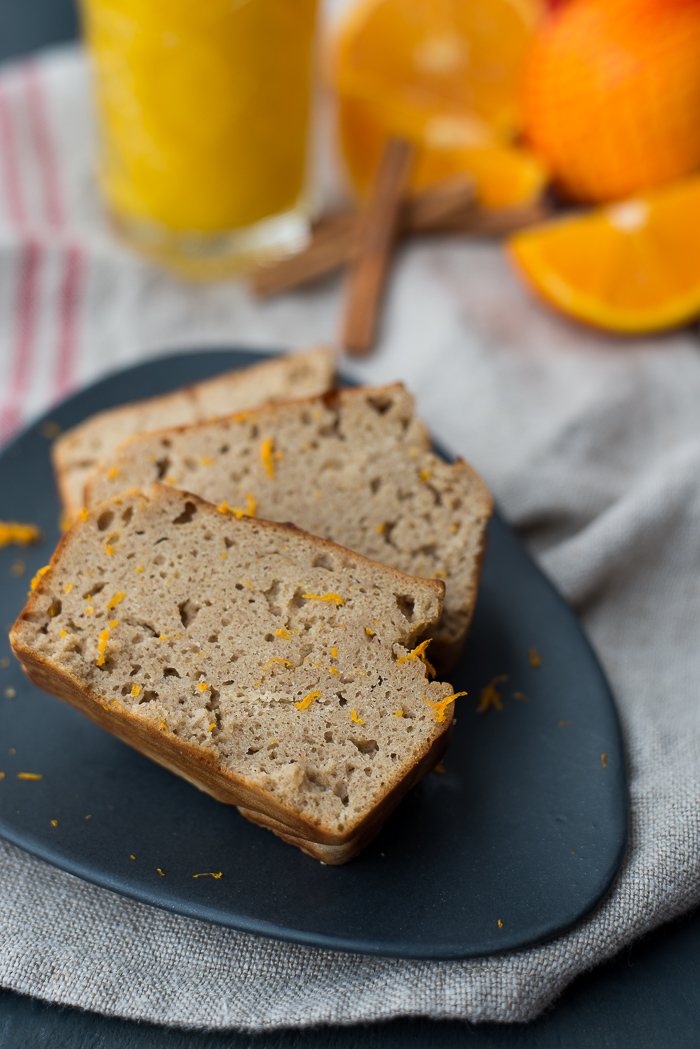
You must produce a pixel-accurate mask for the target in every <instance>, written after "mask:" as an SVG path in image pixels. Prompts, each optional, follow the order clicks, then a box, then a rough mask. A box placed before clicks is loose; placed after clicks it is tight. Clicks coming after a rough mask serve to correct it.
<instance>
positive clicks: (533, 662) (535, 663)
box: [527, 648, 542, 669]
mask: <svg viewBox="0 0 700 1049" xmlns="http://www.w3.org/2000/svg"><path fill="white" fill-rule="evenodd" d="M527 658H528V659H529V661H530V666H531V667H534V668H535V669H537V667H541V666H542V656H541V655H540V654H539V652H538V651H537V649H536V648H528V650H527Z"/></svg>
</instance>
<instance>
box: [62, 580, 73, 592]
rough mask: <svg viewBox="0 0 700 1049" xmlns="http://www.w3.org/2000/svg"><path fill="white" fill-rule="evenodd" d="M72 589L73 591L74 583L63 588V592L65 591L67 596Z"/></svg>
mask: <svg viewBox="0 0 700 1049" xmlns="http://www.w3.org/2000/svg"><path fill="white" fill-rule="evenodd" d="M72 589H73V583H66V585H65V586H64V588H63V590H64V592H65V593H66V594H70V592H71V590H72Z"/></svg>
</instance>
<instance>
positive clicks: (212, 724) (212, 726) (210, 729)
mask: <svg viewBox="0 0 700 1049" xmlns="http://www.w3.org/2000/svg"><path fill="white" fill-rule="evenodd" d="M215 728H216V722H215V721H212V723H211V725H210V726H209V731H210V732H213V730H214V729H215Z"/></svg>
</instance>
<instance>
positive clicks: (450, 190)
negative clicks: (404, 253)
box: [250, 175, 475, 298]
mask: <svg viewBox="0 0 700 1049" xmlns="http://www.w3.org/2000/svg"><path fill="white" fill-rule="evenodd" d="M474 207H475V204H474V183H473V180H472V179H471V178H469V177H467V176H465V175H458V176H456V177H455V178H451V179H447V180H445V181H444V182H441V183H439V184H438V185H436V186H432V187H431V188H430V189H427V190H423V191H422V192H421V193H417V194H415V196H412V197H408V198H407V199H406V200H404V201H403V202H402V204H401V214H400V231H401V234H402V235H403V236H405V235H407V234H411V233H430V232H442V231H445V230H449V229H450V228H451V223H455V222H457V223H459V222H465V221H467V219H468V216H469V215H470V214H471V213H472V212H473V210H474ZM357 220H358V215H357V212H354V211H342V212H337V213H336V214H333V215H328V216H326V217H324V218H323V219H321V220H320V222H318V223H316V224H315V225H314V227H313V229H312V232H311V242H310V244H309V245H308V247H306V248H304V249H303V250H302V251H300V252H297V253H296V254H295V255H288V256H287V257H286V258H283V259H279V260H277V261H276V262H273V263H271V264H269V265H267V266H263V267H261V268H260V269H258V270H256V272H255V273H253V275H252V277H251V281H250V283H251V288H252V290H253V291H254V293H255V294H256V295H258V296H259V297H260V298H266V297H267V296H269V295H278V294H279V293H280V292H283V291H288V290H289V289H291V288H295V287H298V286H299V285H302V284H308V283H310V282H311V281H314V280H318V279H319V278H321V277H325V276H327V275H328V274H329V273H332V272H333V271H334V270H336V269H339V268H340V267H341V266H344V265H345V264H346V263H347V262H349V261H350V260H351V259H352V258H354V257H355V255H356V252H357Z"/></svg>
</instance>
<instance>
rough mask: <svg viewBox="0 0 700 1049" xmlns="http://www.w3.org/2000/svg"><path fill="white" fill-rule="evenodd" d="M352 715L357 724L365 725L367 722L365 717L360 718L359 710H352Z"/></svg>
mask: <svg viewBox="0 0 700 1049" xmlns="http://www.w3.org/2000/svg"><path fill="white" fill-rule="evenodd" d="M350 717H351V718H352V720H353V721H354V722H355V723H356V724H357V725H364V723H365V721H364V718H358V716H357V712H356V711H354V710H351V711H350Z"/></svg>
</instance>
